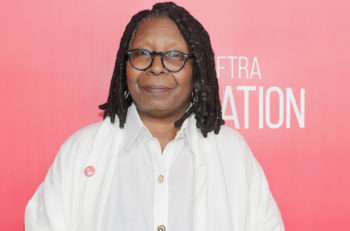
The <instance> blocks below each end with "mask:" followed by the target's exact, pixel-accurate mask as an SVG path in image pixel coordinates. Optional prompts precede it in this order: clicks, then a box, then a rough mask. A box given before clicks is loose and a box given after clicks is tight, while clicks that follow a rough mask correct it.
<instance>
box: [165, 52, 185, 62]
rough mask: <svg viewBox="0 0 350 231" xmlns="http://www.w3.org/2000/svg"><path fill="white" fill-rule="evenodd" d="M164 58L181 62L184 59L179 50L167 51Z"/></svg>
mask: <svg viewBox="0 0 350 231" xmlns="http://www.w3.org/2000/svg"><path fill="white" fill-rule="evenodd" d="M165 58H166V59H168V60H171V61H177V62H182V61H184V58H185V56H184V54H182V53H181V52H179V51H168V52H166V54H165Z"/></svg>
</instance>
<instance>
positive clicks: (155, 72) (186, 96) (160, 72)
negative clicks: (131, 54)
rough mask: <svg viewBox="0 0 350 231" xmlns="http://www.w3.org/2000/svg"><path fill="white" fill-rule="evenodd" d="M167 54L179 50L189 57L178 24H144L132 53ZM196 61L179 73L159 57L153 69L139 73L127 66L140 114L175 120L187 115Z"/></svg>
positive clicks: (163, 21) (165, 21)
mask: <svg viewBox="0 0 350 231" xmlns="http://www.w3.org/2000/svg"><path fill="white" fill-rule="evenodd" d="M136 48H138V49H140V48H142V49H146V50H148V51H151V52H152V51H161V52H166V51H169V50H177V51H181V52H184V53H187V54H188V53H189V48H188V46H187V43H186V41H185V39H184V37H183V36H182V34H181V32H180V30H179V29H178V27H177V26H176V24H175V23H174V22H173V21H172V20H171V19H169V18H167V17H156V18H152V19H148V20H146V21H144V22H142V23H141V24H140V25H139V27H138V29H137V31H136V33H135V36H134V40H133V43H132V46H131V49H136ZM192 69H193V60H192V59H189V60H187V62H186V64H185V66H184V67H183V69H181V70H180V71H179V72H169V71H168V70H167V69H165V68H164V67H163V65H162V62H161V56H160V55H155V56H154V61H153V63H152V66H150V67H149V68H147V69H146V70H144V71H139V70H136V69H134V68H133V67H132V66H131V63H130V60H129V61H128V62H127V66H126V75H127V84H128V89H129V92H130V95H131V97H132V99H133V102H134V103H135V105H136V108H137V109H138V111H139V113H140V114H143V115H148V116H150V117H154V118H155V117H157V118H163V117H169V116H170V117H175V119H179V118H180V117H181V116H182V115H183V114H184V113H185V111H186V109H187V108H188V106H189V103H190V100H191V92H192V90H193V86H194V85H193V81H192Z"/></svg>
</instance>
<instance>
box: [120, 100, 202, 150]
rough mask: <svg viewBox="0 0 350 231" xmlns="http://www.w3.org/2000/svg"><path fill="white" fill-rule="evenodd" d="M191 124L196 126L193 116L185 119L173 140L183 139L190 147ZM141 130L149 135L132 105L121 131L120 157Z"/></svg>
mask: <svg viewBox="0 0 350 231" xmlns="http://www.w3.org/2000/svg"><path fill="white" fill-rule="evenodd" d="M191 123H194V126H195V124H196V122H195V118H194V115H193V114H192V115H190V116H189V118H187V119H186V120H185V121H184V122H183V123H182V126H181V128H180V130H179V131H178V132H177V133H176V136H175V139H178V138H181V137H185V138H186V139H187V141H188V142H189V144H190V146H191V141H190V140H191V138H190V136H191V133H193V132H195V131H191V127H193V126H191V125H190V124H191ZM142 129H144V130H145V131H146V132H147V133H148V134H149V135H151V133H150V132H149V131H148V129H147V127H146V126H145V125H144V123H143V122H142V120H141V118H140V116H139V113H138V112H137V109H136V106H135V105H134V103H132V104H131V105H130V107H129V108H128V113H127V116H126V122H125V125H124V128H123V129H122V134H123V141H122V143H121V149H120V151H121V152H120V155H124V154H125V153H126V152H127V150H128V149H129V148H130V147H131V145H132V144H133V143H134V142H135V141H136V139H137V137H138V136H139V135H140V133H141V130H142ZM192 130H193V129H192ZM191 149H192V148H191Z"/></svg>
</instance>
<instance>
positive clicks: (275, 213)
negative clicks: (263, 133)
mask: <svg viewBox="0 0 350 231" xmlns="http://www.w3.org/2000/svg"><path fill="white" fill-rule="evenodd" d="M240 139H241V142H240V143H241V148H242V150H243V154H244V158H245V163H246V174H247V179H248V190H249V191H248V192H249V197H250V212H251V214H250V216H251V218H252V219H251V224H250V228H251V230H252V231H284V225H283V221H282V218H281V214H280V211H279V209H278V206H277V204H276V202H275V200H274V198H273V196H272V194H271V192H270V189H269V185H268V182H267V180H266V177H265V174H264V172H263V170H262V168H261V166H260V165H259V163H258V161H257V160H256V159H255V157H254V156H253V154H252V152H251V150H250V148H249V146H248V145H247V143H246V142H245V140H244V138H243V137H242V136H240Z"/></svg>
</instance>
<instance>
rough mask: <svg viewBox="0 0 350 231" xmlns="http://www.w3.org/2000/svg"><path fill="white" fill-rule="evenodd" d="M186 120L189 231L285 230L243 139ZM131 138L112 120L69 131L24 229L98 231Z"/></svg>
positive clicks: (28, 211)
mask: <svg viewBox="0 0 350 231" xmlns="http://www.w3.org/2000/svg"><path fill="white" fill-rule="evenodd" d="M188 119H189V120H190V121H189V123H188V128H189V132H188V134H189V143H190V146H191V148H192V151H193V152H194V154H195V196H194V198H195V201H194V214H193V225H194V231H284V226H283V222H282V219H281V216H280V212H279V210H278V207H277V205H276V203H275V200H274V199H273V197H272V195H271V193H270V191H269V187H268V183H267V181H266V178H265V175H264V173H263V171H262V169H261V167H260V165H259V164H258V162H257V161H256V159H255V158H254V156H253V155H252V153H251V151H250V149H249V147H248V145H247V144H246V142H245V141H244V139H243V137H242V136H241V135H240V134H239V133H238V132H236V131H235V130H233V129H231V128H229V127H226V126H222V127H221V129H220V132H219V134H218V135H215V134H214V133H213V132H210V133H209V134H208V137H207V138H204V137H203V135H202V134H201V132H200V130H199V129H198V128H196V120H195V118H194V116H193V115H192V116H191V117H190V118H188ZM130 138H131V137H129V134H126V133H125V131H124V130H123V129H120V128H119V123H118V122H117V120H116V122H115V123H114V124H112V123H111V122H110V119H109V118H106V119H105V120H103V121H101V122H98V123H95V124H92V125H90V126H87V127H85V128H83V129H81V130H79V131H78V132H76V133H75V134H73V135H72V136H71V137H70V138H69V139H68V140H67V141H66V142H65V143H64V144H63V145H62V147H61V149H60V151H59V153H58V154H57V156H56V158H55V161H54V163H53V164H52V166H51V167H50V169H49V171H48V173H47V175H46V178H45V180H44V182H43V183H42V184H41V185H40V186H39V188H38V189H37V191H36V192H35V194H34V196H33V197H32V198H31V200H30V201H29V202H28V205H27V208H26V211H25V230H26V231H102V230H101V229H100V227H101V220H102V219H101V218H102V214H103V211H104V208H105V203H106V198H107V195H108V190H109V187H110V184H111V178H112V175H113V172H114V168H115V166H117V164H116V163H117V161H118V153H120V152H122V151H123V150H125V148H126V147H125V146H126V144H127V143H128V142H127V141H128V140H129V139H130ZM87 166H94V168H95V174H94V175H93V176H92V177H86V176H85V174H84V169H85V168H86V167H87ZM123 231H127V230H123ZM171 231H179V230H171Z"/></svg>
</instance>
